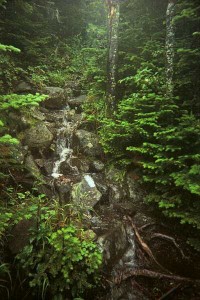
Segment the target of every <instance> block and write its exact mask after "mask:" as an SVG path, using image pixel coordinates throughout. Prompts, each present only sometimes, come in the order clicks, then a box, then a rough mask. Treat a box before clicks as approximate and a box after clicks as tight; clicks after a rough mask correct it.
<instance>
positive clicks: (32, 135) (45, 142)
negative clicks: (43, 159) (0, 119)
mask: <svg viewBox="0 0 200 300" xmlns="http://www.w3.org/2000/svg"><path fill="white" fill-rule="evenodd" d="M52 140H53V134H52V133H51V132H50V131H49V129H48V128H47V126H46V125H45V124H44V123H37V125H36V126H34V127H31V128H30V129H27V130H26V131H25V133H24V144H25V145H27V146H28V147H29V148H38V149H42V148H47V147H49V146H50V144H51V143H52Z"/></svg>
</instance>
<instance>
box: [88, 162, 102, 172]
mask: <svg viewBox="0 0 200 300" xmlns="http://www.w3.org/2000/svg"><path fill="white" fill-rule="evenodd" d="M90 167H91V172H101V171H103V169H104V168H105V165H104V163H103V162H102V161H100V160H94V161H93V162H92V163H91V166H90Z"/></svg>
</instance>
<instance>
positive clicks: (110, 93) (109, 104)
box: [106, 0, 119, 116]
mask: <svg viewBox="0 0 200 300" xmlns="http://www.w3.org/2000/svg"><path fill="white" fill-rule="evenodd" d="M106 3H107V7H108V66H107V67H108V70H107V96H106V115H107V116H111V115H112V113H113V112H114V110H115V106H116V99H115V98H116V69H117V52H118V27H119V0H106Z"/></svg>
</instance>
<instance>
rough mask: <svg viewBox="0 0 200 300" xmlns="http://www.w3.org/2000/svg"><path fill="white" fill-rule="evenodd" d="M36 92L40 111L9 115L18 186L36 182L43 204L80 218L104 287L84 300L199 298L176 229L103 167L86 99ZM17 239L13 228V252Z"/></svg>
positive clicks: (198, 266)
mask: <svg viewBox="0 0 200 300" xmlns="http://www.w3.org/2000/svg"><path fill="white" fill-rule="evenodd" d="M43 92H44V93H47V94H48V95H49V98H48V99H47V100H46V101H45V102H44V103H43V104H42V105H41V106H40V107H39V108H33V109H31V110H29V111H24V112H21V114H20V115H19V114H18V115H16V114H15V112H12V113H10V123H11V127H12V123H13V124H15V125H13V127H12V128H13V132H14V133H15V134H16V136H17V137H18V138H19V139H20V141H21V144H20V146H19V147H18V148H17V149H16V151H17V155H16V157H18V160H19V162H20V163H21V164H22V165H23V166H24V167H25V169H26V170H27V171H26V175H24V176H22V177H20V175H18V176H19V182H21V183H23V184H26V185H31V183H32V181H33V179H34V180H39V181H40V182H41V183H42V184H41V186H40V189H41V192H44V193H45V194H47V196H48V197H49V198H50V199H51V198H57V199H59V201H60V203H61V204H62V205H65V204H68V203H70V204H72V205H73V207H74V209H79V210H82V211H84V213H85V214H87V222H86V224H87V226H88V229H90V230H92V231H94V232H95V235H96V241H97V243H99V245H100V247H101V248H102V251H103V255H104V265H103V282H102V286H104V288H103V287H102V290H101V291H97V293H96V294H95V295H93V296H91V297H92V298H91V299H107V300H120V299H124V300H132V299H144V300H145V299H200V294H199V289H198V287H196V284H197V283H196V281H195V280H196V279H197V278H200V273H199V271H200V263H199V261H198V255H197V254H193V253H191V249H190V248H188V247H187V246H186V245H185V243H184V240H183V239H182V236H181V233H180V231H179V227H178V225H176V223H173V222H169V220H165V219H164V217H163V216H162V218H161V216H160V213H159V212H158V211H157V210H156V209H155V208H154V207H152V206H151V207H150V206H147V205H146V204H145V203H144V195H145V191H144V190H143V189H142V188H141V187H140V186H139V184H138V182H137V180H136V179H135V178H136V177H135V174H134V170H132V171H131V172H127V173H126V174H125V173H124V172H122V171H120V170H118V169H116V168H115V167H111V166H108V165H107V161H106V157H105V154H104V153H103V149H102V147H101V145H100V143H99V137H98V135H97V133H96V132H94V131H92V130H91V126H90V124H88V122H87V121H86V120H85V118H84V114H83V113H82V109H81V106H82V104H84V102H85V101H87V96H86V95H84V94H81V93H80V91H77V90H73V89H72V88H69V87H68V88H67V89H61V88H58V87H47V88H45V90H44V91H43ZM16 124H17V126H16ZM22 227H23V226H22ZM179 233H180V234H179ZM23 234H24V232H23V228H21V229H20V228H16V229H15V232H14V240H13V241H12V242H11V243H10V248H11V249H10V250H11V251H12V252H13V253H16V252H17V251H18V249H19V248H20V245H19V241H20V236H22V235H23ZM194 263H195V265H194ZM163 274H164V275H165V276H164V275H163ZM162 275H163V276H162ZM178 276H179V277H190V278H192V279H191V280H190V279H188V280H187V279H185V281H184V278H182V279H181V278H179V277H178ZM197 286H198V285H197ZM173 289H174V290H173ZM167 292H168V293H169V295H167ZM163 295H164V298H162V296H163ZM174 295H175V296H174ZM167 297H168V298H167ZM169 297H175V298H169ZM198 297H199V298H198Z"/></svg>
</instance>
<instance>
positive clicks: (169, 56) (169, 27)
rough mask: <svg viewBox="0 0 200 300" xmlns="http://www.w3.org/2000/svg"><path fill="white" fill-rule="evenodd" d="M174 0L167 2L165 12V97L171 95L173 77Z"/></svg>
mask: <svg viewBox="0 0 200 300" xmlns="http://www.w3.org/2000/svg"><path fill="white" fill-rule="evenodd" d="M175 3H176V0H169V1H168V5H167V11H166V60H167V65H166V84H167V86H166V92H167V95H169V96H172V95H173V88H174V87H173V75H174V56H175V51H174V44H175V30H174V25H173V17H174V11H175Z"/></svg>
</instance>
